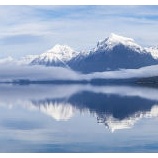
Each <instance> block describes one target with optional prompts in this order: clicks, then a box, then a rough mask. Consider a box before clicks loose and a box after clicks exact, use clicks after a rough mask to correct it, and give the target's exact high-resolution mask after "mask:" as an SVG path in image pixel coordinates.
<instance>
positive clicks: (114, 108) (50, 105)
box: [0, 84, 158, 153]
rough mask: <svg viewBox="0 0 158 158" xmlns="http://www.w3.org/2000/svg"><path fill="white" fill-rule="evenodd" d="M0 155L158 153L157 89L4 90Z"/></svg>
mask: <svg viewBox="0 0 158 158" xmlns="http://www.w3.org/2000/svg"><path fill="white" fill-rule="evenodd" d="M0 152H7V153H8V152H23V153H26V152H29V153H30V152H38V153H39V152H44V153H46V152H49V153H54V152H55V153H63V152H64V153H66V152H73V153H74V152H77V153H78V152H79V153H80V152H81V153H85V152H90V153H91V152H96V153H98V152H101V153H108V152H110V153H115V152H121V153H125V152H130V153H132V152H158V88H150V87H137V86H127V85H125V86H124V85H120V86H119V85H105V86H92V85H88V84H87V85H79V84H78V85H47V84H45V85H40V84H39V85H11V84H1V85H0Z"/></svg>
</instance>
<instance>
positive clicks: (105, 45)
mask: <svg viewBox="0 0 158 158" xmlns="http://www.w3.org/2000/svg"><path fill="white" fill-rule="evenodd" d="M120 44H121V45H124V46H126V47H129V48H131V49H134V50H137V51H140V50H142V48H141V46H139V45H138V44H136V43H135V41H134V39H132V38H128V37H123V36H120V35H117V34H114V33H111V34H110V35H109V37H107V38H106V39H105V40H102V41H99V42H98V44H97V48H96V49H97V50H98V49H99V50H100V49H103V50H105V49H106V50H111V49H113V48H114V47H115V46H117V45H120Z"/></svg>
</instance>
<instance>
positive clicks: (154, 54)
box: [145, 46, 158, 59]
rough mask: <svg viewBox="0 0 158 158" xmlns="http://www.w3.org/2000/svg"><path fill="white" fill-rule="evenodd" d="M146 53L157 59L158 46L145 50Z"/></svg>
mask: <svg viewBox="0 0 158 158" xmlns="http://www.w3.org/2000/svg"><path fill="white" fill-rule="evenodd" d="M145 50H146V51H147V52H149V53H150V54H151V55H152V56H153V58H154V59H158V46H154V47H148V48H145Z"/></svg>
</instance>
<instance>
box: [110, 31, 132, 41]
mask: <svg viewBox="0 0 158 158" xmlns="http://www.w3.org/2000/svg"><path fill="white" fill-rule="evenodd" d="M108 40H109V41H111V42H134V40H133V39H132V38H128V37H123V36H120V35H117V34H114V33H111V34H110V35H109V37H108Z"/></svg>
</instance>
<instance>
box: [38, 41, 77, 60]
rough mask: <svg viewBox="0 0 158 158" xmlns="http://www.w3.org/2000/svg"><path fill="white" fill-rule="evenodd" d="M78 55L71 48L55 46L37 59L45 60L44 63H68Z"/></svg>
mask: <svg viewBox="0 0 158 158" xmlns="http://www.w3.org/2000/svg"><path fill="white" fill-rule="evenodd" d="M77 54H78V53H77V52H75V51H74V50H73V49H72V48H70V47H69V46H67V45H59V44H57V45H55V46H54V47H53V48H52V49H50V50H48V51H46V52H45V53H43V54H41V55H40V56H39V58H41V59H43V58H45V60H46V61H52V60H54V61H57V60H61V61H64V62H66V61H68V60H70V59H71V58H73V57H74V56H76V55H77Z"/></svg>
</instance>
